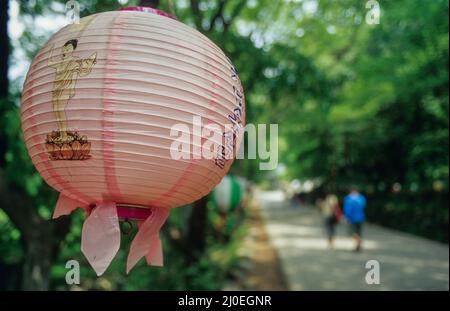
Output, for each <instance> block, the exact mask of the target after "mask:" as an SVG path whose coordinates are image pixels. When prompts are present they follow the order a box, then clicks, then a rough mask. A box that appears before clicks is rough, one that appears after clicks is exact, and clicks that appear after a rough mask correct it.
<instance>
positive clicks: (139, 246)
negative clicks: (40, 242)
mask: <svg viewBox="0 0 450 311" xmlns="http://www.w3.org/2000/svg"><path fill="white" fill-rule="evenodd" d="M84 205H85V204H83V203H80V202H79V201H76V200H73V199H70V198H68V197H66V196H65V195H63V194H60V195H59V198H58V202H57V203H56V208H55V211H54V213H53V218H58V217H60V216H61V215H69V214H70V213H71V212H72V211H73V210H75V209H76V208H78V207H82V208H85V209H86V211H88V216H87V218H86V220H85V221H84V224H83V229H82V232H81V251H82V252H83V254H84V255H85V257H86V259H87V261H88V262H89V264H90V265H91V266H92V268H93V269H94V270H95V272H96V273H97V275H98V276H100V275H102V274H103V273H104V272H105V271H106V269H107V268H108V266H109V265H110V263H111V261H112V260H113V259H114V257H115V256H116V254H117V251H118V250H119V248H120V227H119V218H120V219H135V220H138V226H139V229H138V233H137V234H136V236H135V237H134V239H133V242H132V243H131V247H130V251H129V254H128V258H127V269H126V271H127V274H128V273H129V272H130V271H131V269H132V268H133V267H134V266H135V265H136V263H137V262H138V261H139V260H140V259H141V258H142V257H144V256H145V258H146V261H147V264H148V265H150V266H160V267H161V266H163V264H164V259H163V251H162V243H161V239H160V237H159V231H160V230H161V227H162V226H163V225H164V223H165V222H166V220H167V217H168V216H169V212H170V210H169V209H167V208H161V207H155V208H152V209H142V208H131V207H130V208H128V207H118V206H116V203H114V202H102V203H99V204H98V205H97V206H96V207H95V208H89V207H88V206H84Z"/></svg>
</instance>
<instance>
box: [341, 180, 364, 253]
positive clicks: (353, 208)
mask: <svg viewBox="0 0 450 311" xmlns="http://www.w3.org/2000/svg"><path fill="white" fill-rule="evenodd" d="M366 205H367V200H366V198H365V197H364V196H363V195H362V194H361V193H360V192H359V191H358V189H357V188H356V187H352V189H351V191H350V194H348V195H347V196H346V197H345V198H344V216H345V218H346V219H347V221H348V223H349V224H350V231H351V234H352V236H353V239H354V241H355V245H356V247H355V251H360V250H361V244H362V239H361V230H362V225H363V223H364V221H365V219H366V215H365V209H366Z"/></svg>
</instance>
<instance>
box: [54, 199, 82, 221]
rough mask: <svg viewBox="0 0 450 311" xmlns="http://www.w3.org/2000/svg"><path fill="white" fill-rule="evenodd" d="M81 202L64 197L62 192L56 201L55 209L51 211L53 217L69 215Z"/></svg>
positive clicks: (80, 205)
mask: <svg viewBox="0 0 450 311" xmlns="http://www.w3.org/2000/svg"><path fill="white" fill-rule="evenodd" d="M83 205H85V204H83V203H80V202H78V201H75V200H73V199H71V198H68V197H66V196H65V195H63V194H62V193H60V194H59V197H58V201H57V202H56V207H55V210H54V211H53V216H52V218H53V219H56V218H58V217H60V216H62V215H70V214H71V213H72V212H73V210H75V209H77V208H78V207H82V206H83Z"/></svg>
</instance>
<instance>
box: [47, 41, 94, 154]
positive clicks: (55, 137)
mask: <svg viewBox="0 0 450 311" xmlns="http://www.w3.org/2000/svg"><path fill="white" fill-rule="evenodd" d="M77 45H78V40H77V39H72V40H69V41H67V42H66V43H65V44H64V45H63V47H62V48H61V58H60V59H59V60H54V59H53V50H54V46H52V48H51V50H50V56H49V58H48V66H49V67H52V68H53V69H55V70H56V75H55V79H54V81H53V90H52V105H53V112H54V113H55V117H56V121H57V123H58V128H59V131H53V132H52V133H50V134H48V135H47V139H46V148H47V151H48V153H49V155H50V158H51V159H52V160H84V159H88V158H89V157H90V156H89V152H90V147H91V146H90V143H89V142H88V141H87V137H86V136H80V135H79V134H78V133H77V132H74V131H69V130H68V128H67V115H66V107H67V104H68V103H69V101H70V99H71V98H72V97H74V96H75V85H76V83H77V79H78V78H79V77H85V76H87V75H89V74H90V73H91V71H92V68H93V67H94V65H95V64H96V62H97V53H93V54H92V55H91V56H89V57H88V58H84V59H82V58H79V57H76V56H74V55H73V52H74V50H75V49H76V48H77Z"/></svg>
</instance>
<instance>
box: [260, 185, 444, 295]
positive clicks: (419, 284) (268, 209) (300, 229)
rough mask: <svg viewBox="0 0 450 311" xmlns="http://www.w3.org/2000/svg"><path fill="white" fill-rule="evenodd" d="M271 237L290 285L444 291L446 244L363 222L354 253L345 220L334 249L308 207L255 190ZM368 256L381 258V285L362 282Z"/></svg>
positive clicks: (279, 194) (276, 193)
mask: <svg viewBox="0 0 450 311" xmlns="http://www.w3.org/2000/svg"><path fill="white" fill-rule="evenodd" d="M256 200H257V202H258V203H259V206H260V207H261V209H262V211H263V218H264V221H265V225H266V230H267V232H268V234H269V237H270V241H271V243H272V244H273V245H274V247H275V249H276V250H277V252H278V256H279V258H280V262H281V266H282V271H283V273H284V275H285V277H286V282H287V284H288V287H289V289H292V290H419V289H422V290H448V288H449V278H448V272H449V261H448V260H449V249H448V245H446V244H441V243H437V242H433V241H430V240H427V239H423V238H420V237H416V236H412V235H409V234H405V233H402V232H398V231H394V230H389V229H386V228H382V227H379V226H375V225H370V224H366V225H365V226H364V230H363V239H364V241H363V251H362V252H359V253H355V252H353V244H352V240H351V238H350V236H349V234H348V230H347V226H346V225H345V224H340V225H338V228H337V239H336V241H335V249H334V250H330V249H329V248H328V245H327V241H326V239H325V232H324V228H323V220H322V217H321V215H320V213H319V212H318V210H316V209H314V208H312V207H306V206H301V207H292V206H291V204H289V203H288V202H287V201H286V200H285V198H284V195H283V193H282V192H281V191H268V192H261V191H257V192H256ZM368 260H377V261H378V262H379V263H380V276H381V284H379V285H369V284H367V283H366V281H365V277H366V273H367V272H368V269H366V267H365V265H366V262H367V261H368Z"/></svg>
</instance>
